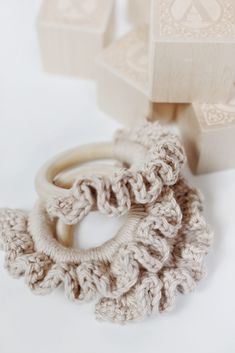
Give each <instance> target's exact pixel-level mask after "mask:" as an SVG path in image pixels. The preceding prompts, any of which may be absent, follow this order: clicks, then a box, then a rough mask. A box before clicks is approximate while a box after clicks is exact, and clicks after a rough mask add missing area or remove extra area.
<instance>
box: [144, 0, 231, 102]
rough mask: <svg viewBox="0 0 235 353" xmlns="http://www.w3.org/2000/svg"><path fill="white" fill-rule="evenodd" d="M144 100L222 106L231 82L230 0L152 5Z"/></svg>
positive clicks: (166, 0)
mask: <svg viewBox="0 0 235 353" xmlns="http://www.w3.org/2000/svg"><path fill="white" fill-rule="evenodd" d="M151 11H152V13H151V29H150V43H151V45H150V66H149V73H150V99H151V100H152V101H156V102H174V103H191V102H201V103H204V102H207V103H215V104H217V103H223V102H226V101H227V98H228V96H229V94H230V90H231V87H232V86H233V83H234V82H235V60H234V58H235V2H234V0H204V1H203V0H152V8H151Z"/></svg>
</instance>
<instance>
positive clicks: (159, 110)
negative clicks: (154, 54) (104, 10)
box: [97, 26, 175, 126]
mask: <svg viewBox="0 0 235 353" xmlns="http://www.w3.org/2000/svg"><path fill="white" fill-rule="evenodd" d="M148 33H149V30H148V27H147V26H141V27H139V28H138V29H135V30H132V31H131V32H129V33H128V34H126V35H124V36H123V37H122V38H120V39H119V40H117V41H116V42H114V43H113V44H112V45H111V46H109V47H108V48H107V49H105V50H104V51H103V53H102V54H101V55H99V58H98V60H97V100H98V105H99V107H100V108H101V110H103V111H104V112H105V113H107V114H108V115H110V116H111V117H113V118H115V119H117V120H118V121H120V122H121V123H123V124H124V125H129V126H131V125H133V124H135V123H136V122H138V121H140V120H143V119H145V118H149V119H151V120H153V119H156V118H160V117H162V118H164V117H165V118H167V119H169V117H170V118H173V115H174V109H175V105H160V106H158V105H157V106H155V104H154V103H152V102H151V101H150V100H149V97H148V87H149V80H148V61H149V56H148Z"/></svg>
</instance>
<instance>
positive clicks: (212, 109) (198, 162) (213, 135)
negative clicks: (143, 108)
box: [177, 102, 235, 174]
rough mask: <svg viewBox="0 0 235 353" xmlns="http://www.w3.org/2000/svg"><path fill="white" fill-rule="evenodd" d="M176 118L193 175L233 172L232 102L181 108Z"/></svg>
mask: <svg viewBox="0 0 235 353" xmlns="http://www.w3.org/2000/svg"><path fill="white" fill-rule="evenodd" d="M177 115H178V122H179V126H180V129H181V132H182V138H183V142H184V146H185V149H186V152H187V157H188V162H189V165H190V167H191V169H192V171H193V172H194V173H196V174H200V173H208V172H214V171H219V170H223V169H229V168H235V102H233V103H230V104H226V105H225V104H196V103H195V104H192V105H182V106H180V107H179V109H178V113H177Z"/></svg>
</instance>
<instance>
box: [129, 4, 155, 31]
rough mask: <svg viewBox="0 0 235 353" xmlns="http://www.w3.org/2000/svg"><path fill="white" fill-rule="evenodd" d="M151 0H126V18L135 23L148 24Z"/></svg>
mask: <svg viewBox="0 0 235 353" xmlns="http://www.w3.org/2000/svg"><path fill="white" fill-rule="evenodd" d="M150 5H151V0H128V8H127V12H128V19H129V21H130V22H132V23H133V24H135V25H141V24H144V23H146V24H149V22H150Z"/></svg>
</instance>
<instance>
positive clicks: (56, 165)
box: [31, 143, 142, 261]
mask: <svg viewBox="0 0 235 353" xmlns="http://www.w3.org/2000/svg"><path fill="white" fill-rule="evenodd" d="M116 158H117V156H116V155H115V153H114V151H113V145H112V144H111V143H99V144H90V145H84V146H80V147H77V148H75V149H72V150H69V151H66V152H64V153H62V154H60V155H58V156H56V157H54V158H52V159H51V160H49V161H48V162H46V163H45V164H44V165H43V166H42V168H41V169H40V170H39V172H38V174H37V176H36V182H35V184H36V190H37V192H38V195H39V197H40V199H41V200H42V201H43V202H46V201H47V199H48V198H50V197H55V196H63V197H66V196H67V195H69V191H70V188H71V187H72V184H73V182H74V179H75V178H76V177H78V176H82V175H85V176H92V175H101V176H104V175H110V174H112V173H113V172H114V171H115V170H117V168H116V167H115V166H112V165H108V164H107V165H103V164H102V165H100V166H98V165H96V166H95V167H92V166H90V167H86V166H82V165H83V164H84V163H87V162H91V161H97V160H104V159H106V160H107V159H116ZM137 160H138V161H139V158H138V159H137ZM125 162H126V163H129V162H130V160H129V161H127V160H126V161H125ZM78 166H80V169H76V174H75V172H74V170H73V169H72V168H75V167H78ZM66 171H67V172H66ZM58 175H59V177H58ZM61 185H62V186H65V187H61ZM41 205H42V204H41ZM41 205H40V206H39V205H38V206H36V207H37V210H38V211H39V212H40V214H41V211H42V206H41ZM40 210H41V211H40ZM139 213H141V215H142V212H138V211H137V210H136V208H135V209H134V210H130V212H129V215H128V218H127V222H126V224H125V225H124V226H123V227H122V228H121V230H120V231H119V232H118V234H117V235H116V236H115V237H114V239H111V240H110V241H108V242H106V243H105V244H103V245H102V246H101V247H97V248H95V249H89V250H78V249H67V256H65V252H64V249H62V247H64V246H66V247H70V246H71V245H72V239H73V226H72V225H67V224H64V223H63V222H62V221H61V220H60V219H58V220H57V221H56V237H57V239H58V240H59V243H58V244H56V247H57V253H58V248H61V249H60V250H61V251H62V250H63V251H62V252H63V257H66V261H69V259H71V260H72V259H73V260H74V261H75V260H76V259H77V260H80V261H81V259H86V260H87V258H89V257H91V258H94V257H96V256H97V254H98V256H100V257H101V256H102V257H104V253H106V254H110V249H111V248H113V249H114V248H115V244H114V242H116V243H117V245H118V246H119V245H120V242H122V239H123V240H125V241H126V233H127V232H129V228H131V229H132V228H133V227H135V225H136V224H137V223H138V220H139V218H140V216H139ZM31 224H36V223H35V222H34V221H32V222H31ZM36 228H38V229H39V228H40V225H37V227H36ZM33 233H34V234H36V233H37V232H33ZM129 233H130V232H129ZM38 240H39V239H38ZM54 241H56V240H55V239H53V242H54ZM50 244H51V241H50ZM61 244H62V245H61ZM54 245H55V244H54ZM60 245H61V246H60ZM42 250H43V251H45V248H43V249H42ZM93 250H94V251H93ZM104 250H105V251H104ZM94 252H95V256H93V255H94ZM99 252H100V254H99ZM112 253H113V251H111V254H112ZM50 255H51V253H50ZM109 256H110V255H107V258H108V257H109Z"/></svg>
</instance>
